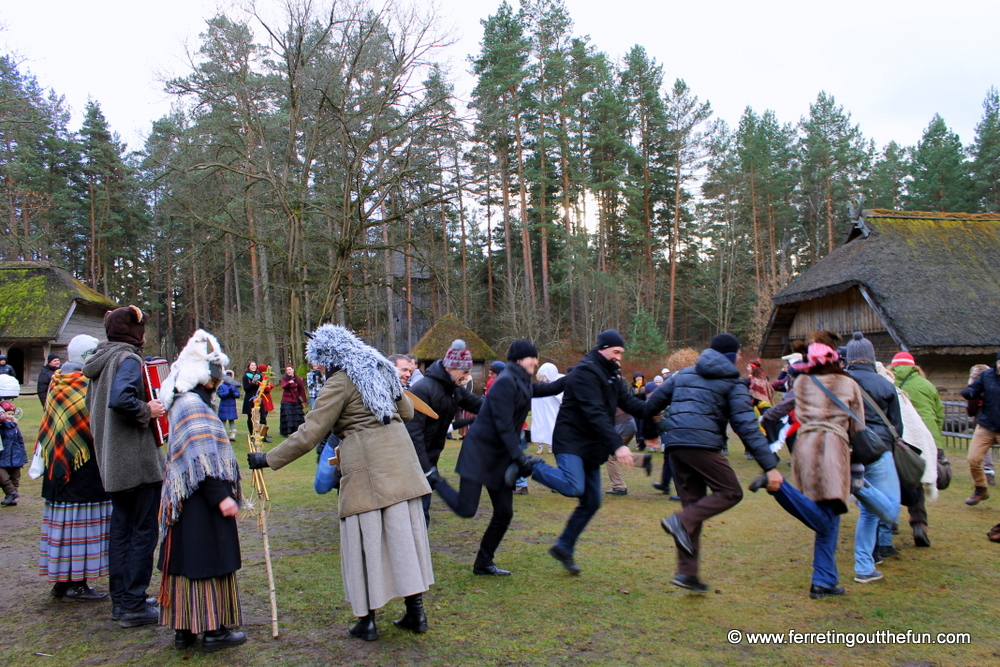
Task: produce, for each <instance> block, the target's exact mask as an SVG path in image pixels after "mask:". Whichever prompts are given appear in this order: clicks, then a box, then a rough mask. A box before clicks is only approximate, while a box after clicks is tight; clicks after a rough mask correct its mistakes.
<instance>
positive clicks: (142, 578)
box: [108, 484, 162, 612]
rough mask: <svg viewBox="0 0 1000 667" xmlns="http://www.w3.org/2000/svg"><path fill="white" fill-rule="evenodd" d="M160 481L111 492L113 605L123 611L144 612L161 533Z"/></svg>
mask: <svg viewBox="0 0 1000 667" xmlns="http://www.w3.org/2000/svg"><path fill="white" fill-rule="evenodd" d="M161 486H162V485H161V484H147V485H145V486H139V487H136V488H134V489H129V490H128V491H116V492H115V493H112V494H111V507H112V508H113V511H112V512H111V528H110V531H109V533H110V540H109V543H108V566H109V569H110V573H109V583H110V588H111V602H112V604H116V605H121V608H122V611H124V612H130V611H142V609H143V608H144V607H145V606H146V589H147V588H149V580H150V579H151V578H152V577H153V552H154V551H156V540H157V537H158V536H159V534H160V525H159V523H158V521H157V518H158V514H159V510H160V487H161Z"/></svg>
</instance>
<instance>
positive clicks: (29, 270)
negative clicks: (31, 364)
mask: <svg viewBox="0 0 1000 667" xmlns="http://www.w3.org/2000/svg"><path fill="white" fill-rule="evenodd" d="M74 302H76V303H85V304H91V305H94V306H98V307H100V308H105V309H108V310H110V309H112V308H117V307H118V305H117V304H116V303H115V302H114V301H112V300H111V299H108V298H107V297H105V296H103V295H101V294H100V293H98V292H96V291H94V290H92V289H90V288H89V287H87V286H86V285H84V284H83V283H81V282H80V281H79V280H77V279H76V278H74V277H73V276H71V275H70V274H69V273H68V272H66V271H65V270H63V269H60V268H58V267H55V266H52V265H51V264H48V263H47V262H0V338H6V339H29V340H54V339H55V338H57V337H58V336H59V331H60V329H62V326H63V323H64V322H65V321H66V318H67V315H69V313H70V307H71V306H72V305H73V303H74Z"/></svg>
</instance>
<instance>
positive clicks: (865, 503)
mask: <svg viewBox="0 0 1000 667" xmlns="http://www.w3.org/2000/svg"><path fill="white" fill-rule="evenodd" d="M865 481H866V482H868V484H866V485H865V487H864V488H862V489H861V490H860V491H858V492H857V494H855V496H856V497H857V499H858V503H859V504H860V505H861V514H860V516H859V517H858V526H857V529H856V530H855V531H854V572H855V574H871V573H872V572H874V571H875V561H874V559H873V558H872V552H873V551H874V550H875V543H876V540H877V534H878V523H879V520H880V519H881V520H882V521H884V522H885V523H887V524H892V523H895V522H896V519H898V518H899V500H900V499H899V476H898V475H897V474H896V462H895V461H893V458H892V451H888V452H885V453H884V454H882V456H880V457H879V458H878V460H877V461H875V462H874V463H870V464H868V465H866V466H865Z"/></svg>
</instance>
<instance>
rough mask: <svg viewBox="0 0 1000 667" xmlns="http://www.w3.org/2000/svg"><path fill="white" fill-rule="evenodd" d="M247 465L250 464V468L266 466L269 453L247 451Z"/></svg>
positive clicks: (255, 468)
mask: <svg viewBox="0 0 1000 667" xmlns="http://www.w3.org/2000/svg"><path fill="white" fill-rule="evenodd" d="M247 465H248V466H250V470H258V469H260V468H266V467H267V454H265V453H264V452H249V453H247Z"/></svg>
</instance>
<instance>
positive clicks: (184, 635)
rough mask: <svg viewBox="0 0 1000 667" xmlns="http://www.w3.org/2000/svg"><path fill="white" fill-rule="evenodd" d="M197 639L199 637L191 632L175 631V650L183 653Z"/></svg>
mask: <svg viewBox="0 0 1000 667" xmlns="http://www.w3.org/2000/svg"><path fill="white" fill-rule="evenodd" d="M197 638H198V636H197V635H196V634H194V633H193V632H191V631H190V630H174V648H175V649H177V650H178V651H183V650H184V649H186V648H188V647H190V646H191V645H192V644H194V642H195V640H196V639H197Z"/></svg>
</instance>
